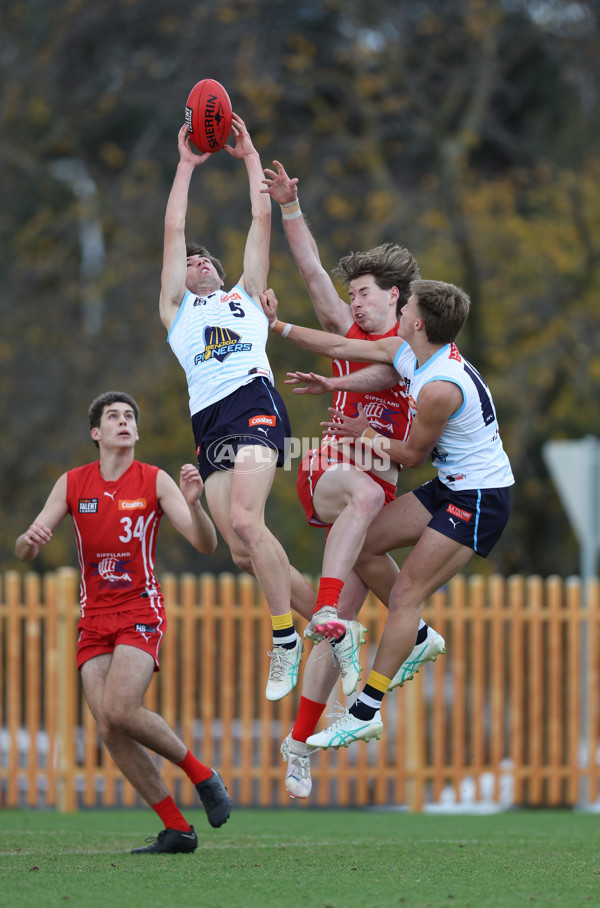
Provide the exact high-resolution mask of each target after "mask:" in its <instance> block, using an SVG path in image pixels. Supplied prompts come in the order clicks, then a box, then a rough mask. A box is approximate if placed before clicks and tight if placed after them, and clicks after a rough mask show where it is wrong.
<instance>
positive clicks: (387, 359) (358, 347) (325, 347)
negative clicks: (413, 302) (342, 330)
mask: <svg viewBox="0 0 600 908" xmlns="http://www.w3.org/2000/svg"><path fill="white" fill-rule="evenodd" d="M260 302H261V305H262V307H263V311H264V312H265V315H266V316H267V318H268V319H269V325H270V327H271V330H272V331H273V332H274V333H275V334H281V335H282V336H283V337H286V338H287V339H288V340H291V341H292V342H293V343H295V344H297V345H298V346H299V347H302V348H303V349H304V350H310V351H311V353H320V354H322V355H323V356H328V357H331V358H332V359H333V358H336V357H337V358H339V359H349V360H354V361H356V362H362V363H387V364H388V365H389V364H392V363H393V362H394V358H395V356H396V353H397V351H398V348H399V347H400V346H401V344H402V343H403V341H402V339H401V338H399V337H382V338H380V339H379V340H376V341H363V340H353V339H349V338H346V337H341V336H340V335H339V334H330V333H328V332H326V331H315V330H314V329H313V328H303V327H301V326H300V325H290V324H286V323H285V322H281V321H279V319H278V318H277V307H278V301H277V297H276V296H275V294H274V292H273V291H272V290H271V289H268V290H267V291H266V292H265V293H261V295H260Z"/></svg>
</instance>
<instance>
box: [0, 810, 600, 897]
mask: <svg viewBox="0 0 600 908" xmlns="http://www.w3.org/2000/svg"><path fill="white" fill-rule="evenodd" d="M187 819H188V821H189V822H192V823H194V825H195V827H196V831H197V832H198V834H199V839H200V844H199V848H198V850H197V851H196V852H195V854H192V855H158V856H156V855H154V856H133V855H131V854H129V849H131V848H134V847H136V846H138V845H140V844H143V842H144V839H145V838H146V836H148V835H150V834H153V835H155V834H156V833H158V832H159V831H160V828H161V827H160V822H158V823H157V822H155V816H154V815H153V814H152V812H151V811H150V810H122V811H108V810H106V811H82V812H80V813H77V814H58V813H53V812H47V811H19V810H1V811H0V904H1V905H2V906H4V908H17V906H18V908H22V906H36V908H47V906H53V905H62V906H64V905H68V904H71V905H73V906H85V908H100V906H106V908H139V906H141V908H155V906H157V908H158V906H160V908H171V906H174V908H175V906H177V908H179V906H181V908H188V906H190V908H191V906H210V908H275V906H277V908H280V906H282V908H299V906H303V908H304V906H305V908H355V906H356V908H388V906H402V908H439V906H444V908H447V906H453V908H464V906H469V908H500V906H502V908H505V906H510V908H521V906H532V905H535V906H540V905H561V906H563V908H578V906H584V905H585V906H591V905H600V817H599V816H597V815H595V814H582V813H573V812H571V811H564V812H563V811H514V812H508V813H503V814H493V815H489V816H434V815H431V814H420V815H419V814H406V813H398V812H375V811H353V810H349V811H333V810H332V811H325V810H310V809H308V810H307V809H297V808H291V809H290V810H264V811H260V810H237V811H235V813H234V814H233V815H232V817H231V819H230V820H229V821H228V823H227V824H226V825H225V826H223V827H222V828H221V829H211V827H210V826H209V825H208V824H207V822H206V817H205V815H204V813H203V812H201V811H200V810H198V811H190V812H188V813H187Z"/></svg>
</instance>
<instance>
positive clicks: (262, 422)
mask: <svg viewBox="0 0 600 908" xmlns="http://www.w3.org/2000/svg"><path fill="white" fill-rule="evenodd" d="M248 425H249V426H276V425H277V417H276V416H267V415H264V416H252V417H251V419H249V420H248Z"/></svg>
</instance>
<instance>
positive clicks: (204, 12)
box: [0, 0, 600, 575]
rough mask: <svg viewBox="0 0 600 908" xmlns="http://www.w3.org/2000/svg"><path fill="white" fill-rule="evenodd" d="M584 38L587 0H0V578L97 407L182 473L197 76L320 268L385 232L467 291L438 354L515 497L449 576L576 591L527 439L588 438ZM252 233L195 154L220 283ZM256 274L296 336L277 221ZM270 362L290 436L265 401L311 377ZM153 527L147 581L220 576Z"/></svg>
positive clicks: (223, 173) (594, 326) (590, 49)
mask: <svg viewBox="0 0 600 908" xmlns="http://www.w3.org/2000/svg"><path fill="white" fill-rule="evenodd" d="M599 32H600V29H599V23H598V10H597V7H596V5H595V4H592V2H591V0H580V2H568V0H564V2H563V0H487V2H486V0H406V2H401V3H400V2H397V0H352V2H351V3H348V2H347V0H297V2H295V3H288V2H287V0H203V2H202V3H192V2H190V0H171V2H170V3H169V4H163V3H161V2H158V0H95V2H94V3H89V2H87V0H65V2H63V3H60V4H57V3H53V2H51V0H4V2H3V4H2V9H1V11H0V72H1V76H2V78H1V80H0V123H1V126H2V128H1V133H0V161H1V167H0V186H1V190H2V206H1V208H0V287H1V292H0V313H1V318H2V332H1V334H0V388H1V394H0V426H1V431H2V445H1V453H0V458H1V467H2V468H1V470H0V483H1V490H0V501H1V507H2V521H1V530H0V533H1V538H0V569H2V570H6V569H9V568H14V567H15V566H16V560H15V558H14V555H13V545H14V539H15V537H16V536H17V535H18V534H19V533H20V532H22V531H23V530H24V529H25V528H26V527H27V526H28V525H29V523H30V522H31V520H32V519H33V518H34V516H35V515H36V514H37V513H38V511H39V509H40V508H41V506H42V504H43V502H44V500H45V498H46V496H47V494H48V492H49V490H50V488H51V486H52V484H53V483H54V481H55V480H56V478H57V477H58V475H59V474H60V473H61V472H63V471H64V470H65V469H68V468H70V467H72V466H75V465H78V464H80V463H85V462H87V461H90V460H93V459H94V458H95V456H96V449H95V448H94V447H93V446H92V444H91V442H90V440H89V434H88V427H87V407H88V405H89V403H90V401H91V400H92V398H93V397H95V396H96V395H97V394H99V393H101V392H102V391H104V390H107V389H112V388H119V389H123V390H127V391H128V392H130V393H131V394H133V395H134V396H135V397H136V398H137V400H138V401H139V403H140V405H141V409H142V420H141V426H140V432H141V441H140V444H139V446H138V449H137V455H138V457H139V458H140V459H144V460H149V461H150V462H153V463H158V464H159V465H160V466H162V467H164V468H165V469H167V470H168V471H170V472H171V473H172V474H173V475H177V473H178V470H179V466H180V464H181V463H183V462H185V461H190V460H191V461H193V460H194V456H195V455H194V445H193V438H192V432H191V427H190V425H189V412H188V406H187V393H186V386H185V377H184V374H183V372H182V370H181V369H180V367H179V364H178V363H177V361H176V359H175V357H174V356H173V354H172V353H171V351H170V349H169V348H168V347H167V344H166V337H165V332H164V330H163V328H162V326H161V324H160V322H159V319H158V311H157V304H158V293H159V283H160V270H161V256H162V233H163V218H164V209H165V205H166V200H167V195H168V192H169V189H170V184H171V181H172V178H173V175H174V172H175V166H176V163H177V159H178V156H177V131H178V129H179V126H180V125H181V123H182V122H183V112H184V106H185V100H186V98H187V95H188V92H189V90H190V89H191V88H192V86H193V85H194V84H195V82H197V81H198V80H199V79H202V78H206V77H212V78H215V79H218V80H219V81H221V82H222V83H223V84H224V85H225V86H226V88H227V89H228V91H229V94H230V96H231V98H232V102H233V106H234V110H236V111H237V112H238V113H239V114H240V115H241V116H242V117H243V118H244V120H245V121H246V123H247V124H248V126H249V129H250V131H251V134H252V136H253V139H254V141H255V144H256V146H257V148H258V149H259V150H260V152H261V155H262V160H263V166H268V165H269V164H270V162H271V161H272V160H273V159H274V158H277V159H278V160H280V161H282V162H283V163H284V165H285V166H286V168H287V170H288V172H289V173H290V174H291V175H294V176H298V177H299V178H300V188H299V193H300V197H301V200H302V207H303V210H304V212H305V214H306V216H307V218H308V220H309V222H310V224H311V226H312V229H313V231H314V233H315V237H316V239H317V242H318V244H319V248H320V252H321V258H322V261H323V263H324V264H325V265H326V267H328V268H332V267H333V266H334V265H335V263H336V262H337V261H338V259H339V258H340V257H341V256H342V255H343V254H346V253H347V252H348V251H350V250H358V249H366V248H369V247H370V246H373V245H375V244H377V243H381V242H384V241H389V240H392V241H398V242H401V243H403V244H405V245H406V246H408V248H409V249H410V250H411V251H412V252H413V253H414V254H415V255H416V257H417V259H418V261H419V263H420V267H421V272H422V274H423V276H425V277H434V278H438V279H442V280H448V281H453V282H456V283H459V284H461V285H462V286H463V287H464V288H465V289H466V290H467V291H468V292H469V293H470V295H471V299H472V303H473V308H472V312H471V316H470V319H469V322H468V324H467V326H466V328H465V330H464V332H463V334H462V335H461V337H460V339H459V344H460V347H461V350H462V352H463V353H464V354H465V355H466V356H467V357H468V358H469V359H471V360H472V361H473V363H474V364H475V365H476V366H477V367H478V368H479V369H480V370H481V371H482V372H483V373H484V375H485V377H486V379H487V381H488V383H489V385H490V387H491V389H492V391H493V394H494V398H495V402H496V405H497V410H498V415H499V419H500V426H501V431H502V436H503V439H504V442H505V446H506V448H507V450H508V452H509V455H510V457H511V460H512V464H513V469H514V472H515V475H516V478H517V484H516V486H515V488H514V494H513V517H512V520H511V523H510V525H509V529H508V530H507V532H506V533H505V535H504V538H503V540H502V541H501V543H500V544H499V545H498V546H497V548H496V550H495V551H494V552H493V553H492V557H491V558H490V559H489V560H488V562H483V561H482V560H480V559H475V560H474V561H473V562H472V567H471V569H472V570H476V571H483V572H490V571H501V572H503V573H506V574H508V573H513V572H523V573H531V572H539V573H541V574H549V573H555V572H556V573H560V574H562V575H567V574H569V573H574V572H577V571H578V567H579V564H578V549H577V544H576V542H575V539H574V536H573V534H572V531H571V529H570V527H569V524H568V521H567V518H566V516H565V515H564V513H563V510H562V507H561V505H560V503H559V501H558V498H557V495H556V493H555V491H554V488H553V486H552V483H551V481H550V479H549V477H548V475H547V472H546V469H545V467H544V464H543V461H542V457H541V446H542V444H543V443H544V441H546V440H548V439H550V438H580V437H583V436H584V435H587V434H594V435H598V434H599V427H598V400H599V399H600V356H599V355H598V340H599V337H600V333H599V331H598V324H599V320H600V315H599V306H598V298H599V292H600V271H599V243H600V193H599V192H598V180H599V178H600V143H599V139H600V119H599V116H598V86H599V80H598V75H599V70H600V54H599V53H598V47H599V38H600V33H599ZM249 218H250V209H249V203H248V188H247V179H246V170H245V167H244V166H243V165H240V163H239V162H238V161H235V160H232V159H230V158H229V156H228V155H226V154H224V153H222V154H217V155H215V157H214V158H213V159H211V160H210V161H209V162H208V163H207V164H206V165H205V166H204V167H202V168H201V169H200V170H199V171H197V172H196V174H195V176H194V179H193V183H192V192H191V204H190V209H189V216H188V236H189V237H190V238H195V239H197V240H198V241H201V242H206V243H207V245H208V246H209V248H210V249H211V250H213V251H214V252H215V254H217V255H218V256H219V257H220V258H221V260H222V261H223V263H224V265H225V268H226V270H227V272H228V275H229V281H230V282H231V284H232V283H233V282H234V281H235V280H237V278H238V277H239V274H240V271H241V262H242V253H243V246H244V242H245V237H246V232H247V229H248V226H249ZM270 283H271V285H272V286H273V287H274V289H275V290H276V292H277V293H278V295H279V297H280V301H281V306H282V314H284V317H285V318H289V320H291V321H297V322H304V323H308V324H316V322H315V320H314V316H313V313H312V306H311V303H310V300H309V299H308V297H307V294H306V290H305V288H304V285H303V282H302V280H301V278H300V277H299V276H298V274H297V271H296V268H295V265H294V263H293V259H292V257H291V255H290V252H289V249H288V247H287V244H286V242H285V239H284V236H283V230H282V227H281V224H280V215H279V210H278V208H277V206H275V208H274V211H273V239H272V259H271V276H270ZM231 284H230V283H228V286H230V285H231ZM342 295H344V293H343V291H342ZM269 355H270V357H271V361H272V365H273V368H274V372H275V375H276V378H277V382H278V386H279V388H280V390H281V391H282V393H283V394H284V397H285V399H286V402H287V404H288V406H289V410H290V416H291V419H292V426H293V430H294V434H295V435H296V436H298V437H299V438H303V437H305V438H312V437H315V436H318V435H319V432H320V430H319V422H320V419H321V418H322V416H323V413H324V411H325V408H326V406H327V401H326V400H325V399H323V400H320V399H315V398H301V397H294V396H293V395H292V394H291V392H290V391H289V390H288V389H286V388H285V386H284V384H283V382H284V378H285V373H286V371H288V370H290V369H296V368H300V369H303V370H309V369H315V370H318V371H323V370H325V369H328V368H329V365H328V363H327V361H326V360H319V359H318V358H312V357H311V356H310V355H309V354H307V353H305V352H303V351H301V350H299V349H298V348H295V347H294V346H293V345H291V344H289V343H286V342H284V341H281V340H279V339H272V340H271V341H270V345H269ZM296 468H297V461H295V462H292V463H291V465H290V469H288V470H283V471H279V472H278V476H277V479H276V483H275V487H274V492H273V494H272V497H271V500H270V503H269V513H268V523H269V525H270V526H271V527H272V528H273V530H274V532H275V533H276V535H277V536H278V538H279V539H281V541H282V542H283V544H284V545H285V547H286V549H287V551H288V553H289V555H290V559H291V560H292V561H293V562H294V563H295V564H296V566H297V567H298V568H299V569H300V570H304V571H309V572H311V573H313V574H317V573H318V572H319V570H320V563H321V553H322V546H323V543H324V535H323V534H322V532H321V531H315V530H310V529H309V528H308V527H307V525H306V522H305V518H304V513H303V511H302V509H301V508H300V505H299V504H298V503H297V500H296V491H295V478H296ZM430 475H432V471H431V468H428V469H424V470H423V471H419V472H418V474H416V475H415V473H414V472H413V474H412V475H409V474H408V472H407V473H405V474H404V475H402V476H401V481H400V489H401V490H402V491H404V490H405V489H407V488H410V487H412V486H413V485H414V484H415V483H416V482H417V481H422V479H423V478H424V477H429V476H430ZM161 535H162V540H161V542H160V543H159V556H160V557H159V563H158V567H159V570H164V569H166V568H168V569H171V570H176V571H181V570H192V571H194V572H199V571H202V570H214V571H220V570H229V569H231V568H232V563H231V561H230V558H229V553H228V550H227V548H226V546H225V545H224V544H221V545H220V546H219V549H218V551H217V553H216V554H215V556H214V557H213V558H211V559H206V558H204V559H202V558H200V557H199V556H197V555H196V553H194V552H193V550H191V549H190V547H189V546H187V544H186V543H185V542H183V541H182V540H181V539H180V538H179V537H177V536H176V534H175V533H174V532H173V531H171V530H170V528H169V529H167V527H166V526H165V528H164V529H163V531H162V534H161ZM61 564H76V560H75V550H74V546H73V542H72V530H71V528H70V526H68V525H67V521H65V523H64V525H63V527H62V528H61V529H60V530H59V531H58V532H57V534H56V538H55V540H54V541H53V543H52V544H51V545H50V546H48V547H47V548H46V549H44V550H43V551H42V553H41V555H40V556H39V558H38V560H37V562H36V566H37V568H39V569H40V570H46V569H49V568H54V567H56V566H58V565H61Z"/></svg>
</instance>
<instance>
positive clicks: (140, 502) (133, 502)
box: [119, 498, 146, 511]
mask: <svg viewBox="0 0 600 908" xmlns="http://www.w3.org/2000/svg"><path fill="white" fill-rule="evenodd" d="M145 507H146V499H145V498H119V510H120V511H141V510H143V509H144V508H145Z"/></svg>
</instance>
